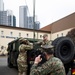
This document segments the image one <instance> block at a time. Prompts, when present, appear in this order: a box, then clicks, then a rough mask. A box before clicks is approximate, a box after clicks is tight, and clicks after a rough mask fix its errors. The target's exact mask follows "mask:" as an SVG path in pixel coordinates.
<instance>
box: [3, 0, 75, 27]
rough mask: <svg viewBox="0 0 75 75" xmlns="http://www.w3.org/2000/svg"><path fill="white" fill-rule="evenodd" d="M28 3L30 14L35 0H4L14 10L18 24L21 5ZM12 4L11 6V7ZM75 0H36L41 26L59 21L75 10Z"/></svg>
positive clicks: (7, 6)
mask: <svg viewBox="0 0 75 75" xmlns="http://www.w3.org/2000/svg"><path fill="white" fill-rule="evenodd" d="M26 2H27V5H28V8H29V14H30V15H31V16H32V15H33V0H26V1H25V0H21V1H19V0H13V1H10V0H4V6H5V10H6V9H11V10H13V13H14V15H15V16H16V17H17V26H18V23H19V18H18V16H19V6H22V5H26ZM9 6H10V7H9ZM74 7H75V0H66V1H65V0H61V1H60V0H44V1H43V0H36V10H35V11H36V13H35V15H36V16H37V20H38V21H40V25H41V27H44V26H46V25H48V24H50V23H52V22H54V21H57V20H59V19H61V18H63V17H65V16H68V15H69V14H72V13H73V12H75V8H74Z"/></svg>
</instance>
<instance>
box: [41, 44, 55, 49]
mask: <svg viewBox="0 0 75 75" xmlns="http://www.w3.org/2000/svg"><path fill="white" fill-rule="evenodd" d="M41 47H42V48H44V49H48V48H50V49H52V48H54V46H53V45H44V46H43V45H42V46H41Z"/></svg>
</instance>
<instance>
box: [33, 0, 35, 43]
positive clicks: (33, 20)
mask: <svg viewBox="0 0 75 75" xmlns="http://www.w3.org/2000/svg"><path fill="white" fill-rule="evenodd" d="M33 39H34V42H35V0H33Z"/></svg>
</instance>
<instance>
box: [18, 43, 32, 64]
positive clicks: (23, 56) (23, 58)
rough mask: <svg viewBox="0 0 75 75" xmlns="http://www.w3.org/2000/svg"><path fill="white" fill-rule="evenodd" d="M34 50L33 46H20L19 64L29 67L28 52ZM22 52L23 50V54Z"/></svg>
mask: <svg viewBox="0 0 75 75" xmlns="http://www.w3.org/2000/svg"><path fill="white" fill-rule="evenodd" d="M32 48H33V46H31V45H24V44H21V45H20V46H19V56H18V59H17V62H18V64H20V65H23V64H25V65H27V50H31V49H32ZM22 50H23V52H22V53H21V51H22Z"/></svg>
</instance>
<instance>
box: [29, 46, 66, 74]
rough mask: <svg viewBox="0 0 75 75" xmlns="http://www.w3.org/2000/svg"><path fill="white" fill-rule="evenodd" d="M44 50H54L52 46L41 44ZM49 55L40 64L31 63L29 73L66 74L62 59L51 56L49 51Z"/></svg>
mask: <svg viewBox="0 0 75 75" xmlns="http://www.w3.org/2000/svg"><path fill="white" fill-rule="evenodd" d="M43 50H44V52H46V53H47V52H48V50H49V52H54V46H52V45H45V46H43ZM49 55H50V57H49V58H48V59H47V61H46V62H44V63H43V64H42V65H40V66H38V64H35V63H34V64H33V65H32V68H31V72H30V75H66V74H65V68H64V65H63V63H62V61H61V60H60V59H59V58H56V57H54V56H53V53H49Z"/></svg>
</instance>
